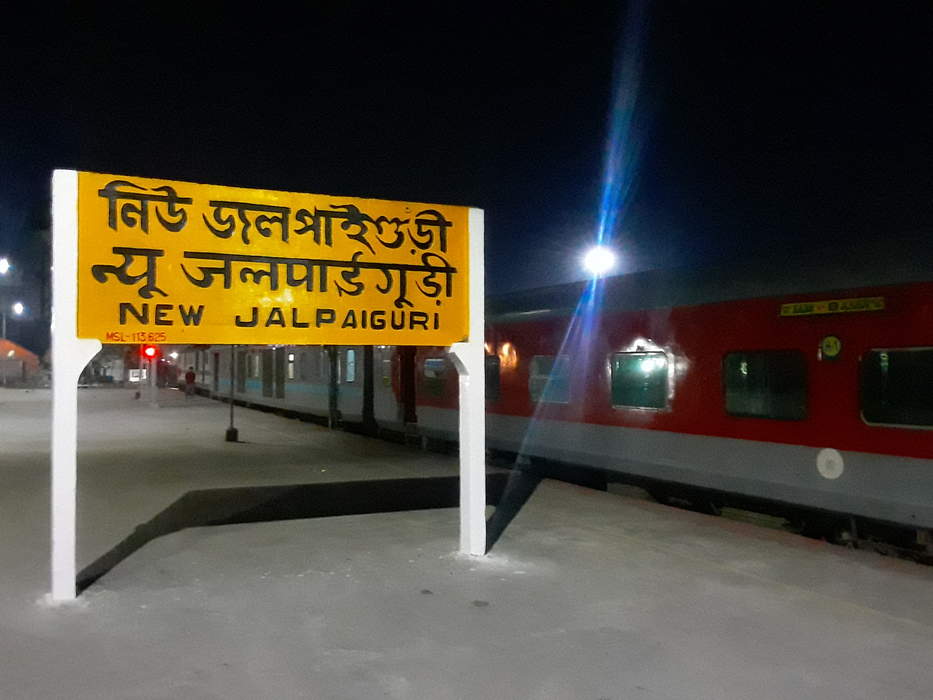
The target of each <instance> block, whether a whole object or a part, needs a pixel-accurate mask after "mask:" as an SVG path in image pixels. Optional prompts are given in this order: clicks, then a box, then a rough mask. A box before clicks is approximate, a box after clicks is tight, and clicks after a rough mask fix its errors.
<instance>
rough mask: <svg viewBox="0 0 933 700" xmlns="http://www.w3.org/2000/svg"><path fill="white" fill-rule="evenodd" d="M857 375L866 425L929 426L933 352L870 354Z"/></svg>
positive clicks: (931, 421)
mask: <svg viewBox="0 0 933 700" xmlns="http://www.w3.org/2000/svg"><path fill="white" fill-rule="evenodd" d="M861 373H862V377H861V379H862V381H861V394H862V416H863V417H864V419H865V421H866V422H868V423H880V424H885V425H901V426H905V427H906V426H916V427H925V426H933V348H908V349H902V350H872V351H870V352H867V353H865V355H864V356H863V357H862V367H861Z"/></svg>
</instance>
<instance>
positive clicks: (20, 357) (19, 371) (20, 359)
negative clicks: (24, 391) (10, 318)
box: [0, 338, 39, 384]
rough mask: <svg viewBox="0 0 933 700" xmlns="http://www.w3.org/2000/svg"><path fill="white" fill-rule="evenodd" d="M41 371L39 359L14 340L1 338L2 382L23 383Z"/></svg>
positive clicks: (0, 375)
mask: <svg viewBox="0 0 933 700" xmlns="http://www.w3.org/2000/svg"><path fill="white" fill-rule="evenodd" d="M38 371H39V357H38V356H37V355H36V354H35V353H32V352H30V351H29V350H27V349H26V348H24V347H23V346H22V345H17V344H16V343H14V342H13V341H12V340H7V339H6V338H0V381H2V382H3V383H4V384H15V383H17V382H22V381H25V380H27V379H29V378H30V377H32V376H33V375H34V374H36V373H37V372H38Z"/></svg>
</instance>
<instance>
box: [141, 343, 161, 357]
mask: <svg viewBox="0 0 933 700" xmlns="http://www.w3.org/2000/svg"><path fill="white" fill-rule="evenodd" d="M158 355H159V348H157V347H156V346H155V345H143V357H145V358H146V359H149V360H154V359H155V358H156V357H157V356H158Z"/></svg>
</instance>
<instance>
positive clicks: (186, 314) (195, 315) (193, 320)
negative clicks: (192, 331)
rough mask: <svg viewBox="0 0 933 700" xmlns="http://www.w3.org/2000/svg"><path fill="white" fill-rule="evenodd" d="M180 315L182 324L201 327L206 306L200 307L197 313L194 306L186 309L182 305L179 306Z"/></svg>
mask: <svg viewBox="0 0 933 700" xmlns="http://www.w3.org/2000/svg"><path fill="white" fill-rule="evenodd" d="M178 313H179V314H181V322H182V323H184V324H185V325H186V326H200V325H201V314H203V313H204V305H203V304H201V305H200V306H199V307H198V310H197V311H195V310H194V307H193V306H189V307H187V308H186V307H184V306H182V305H181V304H179V305H178Z"/></svg>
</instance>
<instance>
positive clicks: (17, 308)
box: [13, 301, 26, 316]
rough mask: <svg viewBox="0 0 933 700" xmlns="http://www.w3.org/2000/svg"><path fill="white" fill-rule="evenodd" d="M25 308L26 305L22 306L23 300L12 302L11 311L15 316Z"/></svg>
mask: <svg viewBox="0 0 933 700" xmlns="http://www.w3.org/2000/svg"><path fill="white" fill-rule="evenodd" d="M25 308H26V307H25V306H23V302H21V301H18V302H16V303H15V304H13V313H14V314H16V315H17V316H19V315H21V314H22V313H23V310H24V309H25Z"/></svg>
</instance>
